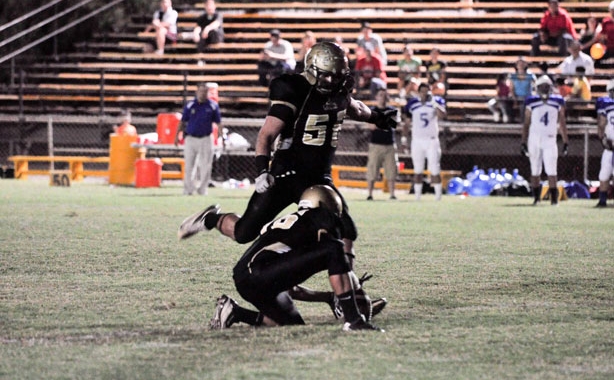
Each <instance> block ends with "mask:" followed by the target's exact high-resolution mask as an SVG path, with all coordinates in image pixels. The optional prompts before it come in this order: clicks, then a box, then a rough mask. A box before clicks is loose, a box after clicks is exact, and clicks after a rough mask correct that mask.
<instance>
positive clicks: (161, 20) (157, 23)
mask: <svg viewBox="0 0 614 380" xmlns="http://www.w3.org/2000/svg"><path fill="white" fill-rule="evenodd" d="M178 16H179V14H178V13H177V11H176V10H174V9H173V4H172V1H171V0H160V9H158V10H157V11H155V12H154V15H153V19H152V20H151V24H149V25H147V28H145V33H149V32H151V31H153V30H155V32H156V50H155V51H154V53H155V54H157V55H163V54H164V46H165V44H166V42H167V41H168V42H170V43H175V42H176V41H177V17H178Z"/></svg>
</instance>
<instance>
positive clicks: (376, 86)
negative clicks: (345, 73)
mask: <svg viewBox="0 0 614 380" xmlns="http://www.w3.org/2000/svg"><path fill="white" fill-rule="evenodd" d="M364 50H365V55H364V56H363V57H361V58H359V59H358V60H357V61H356V67H355V70H356V76H357V78H356V79H357V83H358V84H357V88H358V89H369V90H370V94H371V98H372V99H374V98H375V95H376V94H377V92H378V91H379V90H381V89H386V79H387V76H386V71H385V70H384V65H383V64H382V61H381V60H380V58H379V56H378V55H377V54H375V48H374V47H373V46H372V45H371V44H366V45H365V49H364Z"/></svg>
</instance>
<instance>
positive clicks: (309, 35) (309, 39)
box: [294, 30, 318, 73]
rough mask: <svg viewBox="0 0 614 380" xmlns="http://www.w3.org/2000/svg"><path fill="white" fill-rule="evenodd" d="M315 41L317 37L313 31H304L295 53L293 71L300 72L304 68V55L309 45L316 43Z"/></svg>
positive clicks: (309, 47)
mask: <svg viewBox="0 0 614 380" xmlns="http://www.w3.org/2000/svg"><path fill="white" fill-rule="evenodd" d="M316 42H318V39H317V38H316V35H315V33H314V32H312V31H311V30H308V31H306V32H305V34H304V35H303V38H302V40H301V49H300V50H299V51H298V53H297V54H296V67H295V68H294V71H295V72H297V73H302V72H303V70H305V56H306V55H307V53H308V52H309V50H310V49H311V47H312V46H313V45H315V44H316Z"/></svg>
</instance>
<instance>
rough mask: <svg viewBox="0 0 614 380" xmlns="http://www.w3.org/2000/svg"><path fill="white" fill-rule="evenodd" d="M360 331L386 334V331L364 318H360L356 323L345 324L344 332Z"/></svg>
mask: <svg viewBox="0 0 614 380" xmlns="http://www.w3.org/2000/svg"><path fill="white" fill-rule="evenodd" d="M358 330H370V331H379V332H386V330H384V329H380V328H379V327H377V326H375V325H372V324H370V323H369V322H367V321H365V320H364V319H363V318H360V319H358V320H356V321H354V322H345V323H344V324H343V331H358Z"/></svg>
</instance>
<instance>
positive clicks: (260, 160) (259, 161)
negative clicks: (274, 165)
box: [256, 154, 269, 174]
mask: <svg viewBox="0 0 614 380" xmlns="http://www.w3.org/2000/svg"><path fill="white" fill-rule="evenodd" d="M267 170H269V156H265V155H264V154H261V155H258V156H256V172H257V173H258V174H260V173H262V172H265V171H267Z"/></svg>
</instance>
